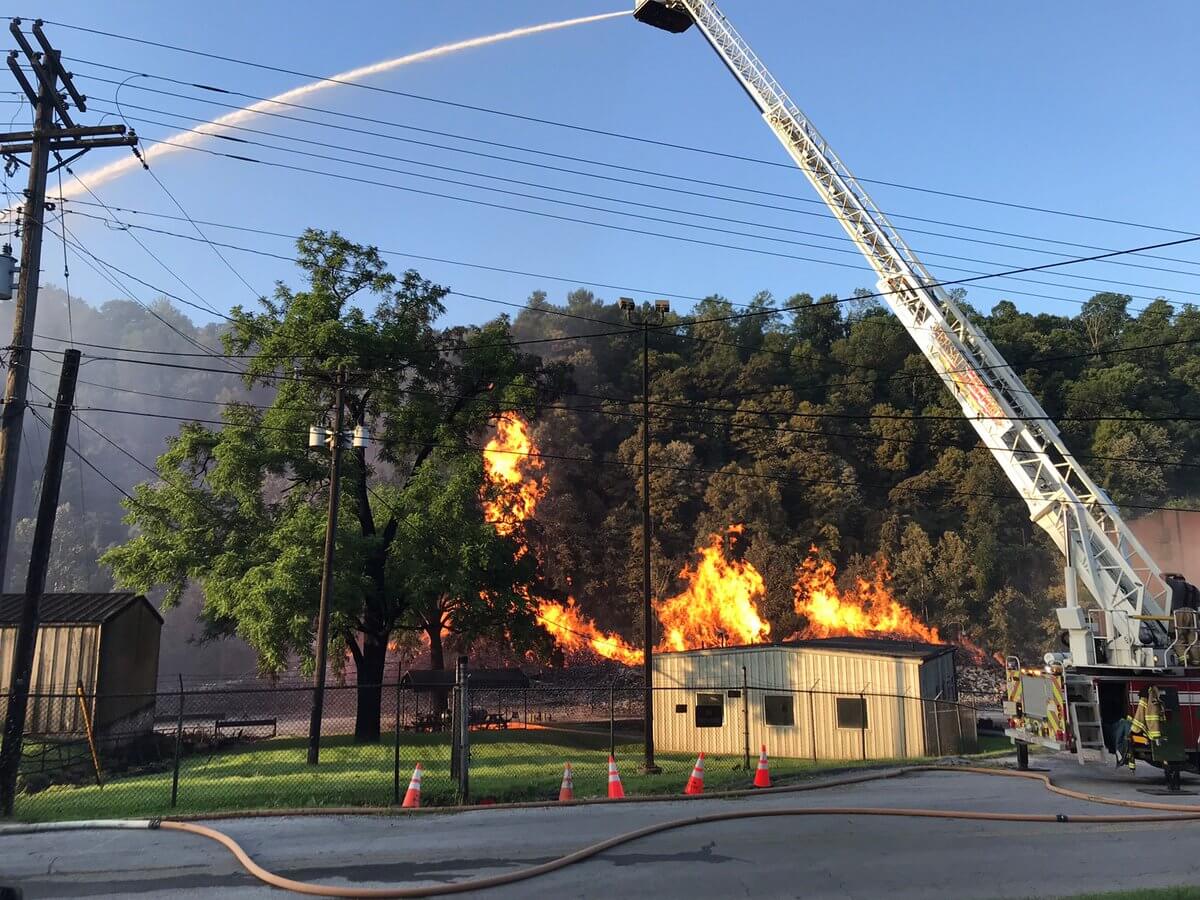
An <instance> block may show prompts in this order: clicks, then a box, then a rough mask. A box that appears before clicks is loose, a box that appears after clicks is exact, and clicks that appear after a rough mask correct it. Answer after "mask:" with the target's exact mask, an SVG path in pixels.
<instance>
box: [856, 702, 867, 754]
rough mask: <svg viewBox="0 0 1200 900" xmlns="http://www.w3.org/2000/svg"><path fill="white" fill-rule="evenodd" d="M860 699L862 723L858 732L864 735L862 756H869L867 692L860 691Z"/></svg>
mask: <svg viewBox="0 0 1200 900" xmlns="http://www.w3.org/2000/svg"><path fill="white" fill-rule="evenodd" d="M858 700H859V702H860V703H861V704H862V725H860V726H859V728H858V732H859V735H860V736H861V737H862V758H863V759H864V760H865V759H866V758H867V695H866V693H865V692H860V693H859V695H858Z"/></svg>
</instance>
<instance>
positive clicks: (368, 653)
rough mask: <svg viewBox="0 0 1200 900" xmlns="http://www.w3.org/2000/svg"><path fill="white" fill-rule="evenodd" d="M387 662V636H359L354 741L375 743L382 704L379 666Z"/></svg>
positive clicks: (381, 668) (366, 634) (357, 742)
mask: <svg viewBox="0 0 1200 900" xmlns="http://www.w3.org/2000/svg"><path fill="white" fill-rule="evenodd" d="M386 659H387V637H386V635H380V634H369V633H364V634H363V644H362V659H361V660H360V661H358V664H357V668H358V692H357V693H358V708H357V709H356V710H355V716H354V742H355V743H356V744H371V743H376V742H377V741H378V740H379V719H380V713H381V709H380V708H381V704H382V701H383V688H382V685H383V665H384V662H385V660H386Z"/></svg>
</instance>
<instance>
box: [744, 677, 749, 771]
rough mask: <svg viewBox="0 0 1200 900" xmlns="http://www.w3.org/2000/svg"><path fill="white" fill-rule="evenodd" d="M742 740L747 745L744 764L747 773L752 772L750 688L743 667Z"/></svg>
mask: <svg viewBox="0 0 1200 900" xmlns="http://www.w3.org/2000/svg"><path fill="white" fill-rule="evenodd" d="M742 740H743V743H744V744H745V747H744V749H745V754H744V756H745V758H744V759H743V763H744V765H745V767H746V771H749V770H750V686H749V682H748V680H747V677H746V667H745V666H742Z"/></svg>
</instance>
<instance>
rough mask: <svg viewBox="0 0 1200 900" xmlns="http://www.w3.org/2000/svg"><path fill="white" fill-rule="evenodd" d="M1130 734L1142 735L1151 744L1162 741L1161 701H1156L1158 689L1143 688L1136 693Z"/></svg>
mask: <svg viewBox="0 0 1200 900" xmlns="http://www.w3.org/2000/svg"><path fill="white" fill-rule="evenodd" d="M1132 732H1133V734H1135V735H1143V736H1144V737H1145V738H1146V739H1147V740H1149V741H1150V742H1151V743H1152V744H1157V743H1158V742H1159V741H1161V740H1162V701H1160V700H1159V699H1158V688H1156V687H1144V688H1142V689H1141V690H1140V691H1139V692H1138V705H1137V710H1136V711H1135V712H1134V714H1133V728H1132Z"/></svg>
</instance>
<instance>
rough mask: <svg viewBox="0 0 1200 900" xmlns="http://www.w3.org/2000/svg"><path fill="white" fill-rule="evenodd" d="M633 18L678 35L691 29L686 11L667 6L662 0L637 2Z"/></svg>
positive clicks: (690, 18) (689, 18) (638, 0)
mask: <svg viewBox="0 0 1200 900" xmlns="http://www.w3.org/2000/svg"><path fill="white" fill-rule="evenodd" d="M633 17H634V18H635V19H637V20H638V21H639V22H644V23H645V24H647V25H653V26H654V27H655V28H661V29H662V30H663V31H669V32H671V34H679V33H680V32H683V31H687V30H688V29H689V28H691V27H692V17H691V15H689V13H688V11H687V10H686V9H683V8H681V7H678V6H668V5H667V4H666V3H664V2H663V0H637V2H636V3H635V4H634V5H633Z"/></svg>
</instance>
